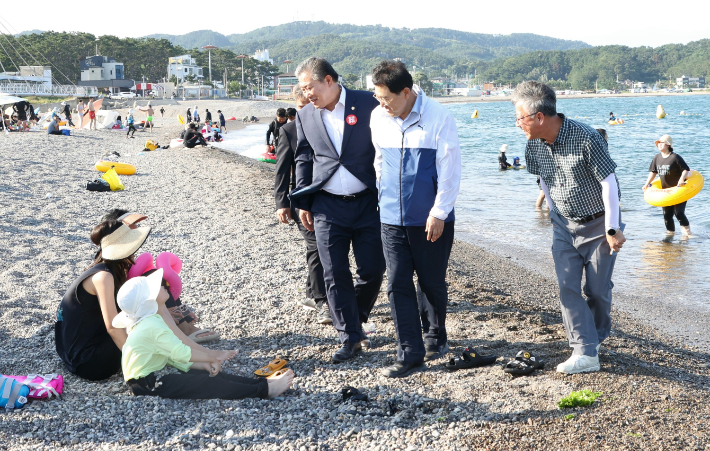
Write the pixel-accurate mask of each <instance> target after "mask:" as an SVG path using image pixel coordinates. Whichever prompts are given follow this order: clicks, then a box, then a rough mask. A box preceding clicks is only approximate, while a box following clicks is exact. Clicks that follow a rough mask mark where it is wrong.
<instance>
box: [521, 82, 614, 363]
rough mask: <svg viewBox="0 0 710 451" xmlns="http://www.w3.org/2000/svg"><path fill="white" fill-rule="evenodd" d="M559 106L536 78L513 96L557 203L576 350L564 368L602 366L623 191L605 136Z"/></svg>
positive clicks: (538, 168) (553, 213)
mask: <svg viewBox="0 0 710 451" xmlns="http://www.w3.org/2000/svg"><path fill="white" fill-rule="evenodd" d="M556 104H557V99H556V97H555V91H553V90H552V89H551V88H550V87H548V86H546V85H544V84H542V83H538V82H536V81H526V82H523V83H520V84H519V85H518V87H517V88H516V89H515V92H514V93H513V105H515V116H516V119H515V124H516V126H518V127H520V129H521V130H522V131H523V132H524V133H525V136H527V138H528V143H527V146H526V148H525V160H526V163H527V169H528V172H530V173H531V174H535V175H539V176H540V187H541V188H542V190H543V192H544V193H545V198H546V199H547V203H548V205H549V207H550V219H551V221H552V225H553V238H552V257H553V259H554V261H555V270H556V272H557V280H558V283H559V287H560V304H561V306H562V321H563V323H564V325H565V329H566V331H567V339H568V341H569V344H570V347H571V348H572V349H573V352H572V357H570V358H569V359H568V360H567V361H565V362H563V363H560V364H559V365H558V366H557V371H558V372H560V373H568V374H571V373H582V372H588V371H599V355H598V354H599V346H600V343H601V342H602V341H604V339H605V338H606V337H608V336H609V332H610V331H611V297H612V296H611V289H612V287H613V283H612V282H611V275H612V273H613V271H614V262H615V260H616V252H619V250H620V249H621V247H622V246H623V244H624V242H625V241H626V238H624V233H623V231H622V229H621V227H620V226H621V223H620V216H621V213H620V210H619V198H620V195H621V193H620V191H619V188H618V183H617V180H616V175H615V174H614V169H615V168H616V163H614V161H613V160H612V159H611V157H610V156H609V151H608V149H607V143H606V141H605V140H604V138H602V136H601V135H600V134H599V133H598V132H597V131H596V130H594V129H593V128H591V127H589V126H588V125H586V124H582V123H580V122H577V121H573V120H571V119H568V118H566V117H565V116H564V115H562V114H557V106H556ZM583 275H584V276H585V281H584V288H583V289H582V276H583ZM582 292H584V295H586V299H585V297H584V296H582Z"/></svg>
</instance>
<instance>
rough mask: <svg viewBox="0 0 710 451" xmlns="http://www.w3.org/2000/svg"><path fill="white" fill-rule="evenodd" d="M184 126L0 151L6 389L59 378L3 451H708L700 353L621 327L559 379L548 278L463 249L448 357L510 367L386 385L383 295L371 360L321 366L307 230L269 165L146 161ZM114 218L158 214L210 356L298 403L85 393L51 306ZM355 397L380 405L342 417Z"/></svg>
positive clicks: (154, 222) (434, 368) (20, 142)
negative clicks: (96, 186)
mask: <svg viewBox="0 0 710 451" xmlns="http://www.w3.org/2000/svg"><path fill="white" fill-rule="evenodd" d="M204 102H207V101H204ZM205 105H206V104H205ZM219 105H220V104H219V102H215V103H214V106H208V108H209V109H210V110H213V109H214V111H213V113H216V110H217V109H219V108H220V106H219ZM188 106H190V107H194V105H191V102H188V103H182V104H181V105H180V114H183V112H182V110H185V109H187V107H188ZM270 108H271V109H272V110H273V108H274V106H271V107H270ZM222 109H223V110H225V109H226V108H222ZM200 111H201V113H202V112H203V111H204V109H203V108H200ZM176 112H177V110H176ZM176 112H171V113H170V117H166V118H160V116H159V114H158V115H157V117H156V128H155V129H154V130H153V131H152V132H140V131H139V132H137V133H136V134H135V136H136V138H135V139H126V138H125V134H124V133H122V132H116V131H109V130H100V131H88V130H80V131H76V132H74V131H73V134H72V136H70V137H63V136H47V135H46V134H44V133H12V134H10V135H9V136H4V135H3V136H0V218H2V219H0V240H1V242H2V243H3V244H4V245H3V246H1V247H0V372H2V374H28V373H41V374H44V373H62V374H64V375H65V393H64V396H63V397H62V398H61V399H60V400H54V399H52V400H44V401H34V402H32V403H30V404H28V405H27V406H26V407H25V408H23V409H21V410H19V411H15V412H12V413H9V414H3V417H2V421H0V449H11V450H59V449H70V450H104V449H105V450H163V449H175V450H198V449H199V450H203V449H212V450H219V449H222V450H230V451H231V450H239V451H241V450H279V451H282V450H298V451H312V450H323V451H325V450H372V451H391V450H401V451H405V450H412V451H413V450H420V451H424V450H437V451H439V450H470V449H490V450H507V449H514V448H517V449H526V450H527V449H531V450H532V449H540V450H569V449H619V450H621V449H659V450H660V449H694V450H699V449H708V448H710V439H709V438H708V433H707V430H708V427H709V426H710V408H709V407H708V405H709V403H707V402H705V399H706V398H707V393H708V389H709V388H710V386H709V379H708V372H709V370H708V363H709V362H708V358H707V353H706V350H701V349H697V348H691V347H689V346H687V345H685V344H684V343H682V342H679V341H677V340H674V339H672V338H669V337H667V336H664V335H662V334H660V333H658V332H657V331H655V330H653V329H651V328H648V327H646V326H645V325H643V324H641V323H639V322H637V321H635V320H634V318H632V317H630V316H629V315H627V314H624V313H621V312H617V311H615V312H614V313H613V315H614V321H615V326H614V330H613V332H612V336H611V337H610V338H609V339H608V340H607V341H606V342H605V343H604V344H603V346H602V351H601V362H602V371H601V372H599V373H593V374H583V375H574V376H562V375H559V374H557V373H555V371H554V368H555V366H556V365H557V364H558V363H560V362H561V361H563V360H565V359H566V358H567V357H568V355H569V353H570V349H569V348H568V346H567V343H566V339H565V335H564V329H563V327H562V324H561V319H560V315H559V310H558V298H557V286H556V283H555V282H554V280H550V279H548V278H545V277H542V276H540V275H537V274H534V273H531V272H529V271H526V270H525V269H523V268H521V267H519V266H516V265H515V264H514V263H513V262H510V261H508V260H506V259H505V258H499V257H496V256H494V255H492V254H489V253H486V252H485V251H483V250H482V249H480V248H477V247H475V246H471V245H469V244H466V243H463V242H460V241H457V242H456V243H455V246H454V250H453V253H452V259H451V264H450V267H449V275H448V282H449V293H450V305H449V316H448V320H447V321H448V324H447V328H448V333H449V337H450V345H451V349H452V353H451V355H454V354H456V353H460V352H461V351H462V350H463V349H464V348H465V347H466V346H473V347H476V348H478V349H479V350H480V351H481V352H483V353H495V354H496V355H499V356H500V358H499V359H498V361H497V363H496V365H492V366H489V367H483V368H477V369H472V370H462V371H457V372H449V371H447V370H446V369H445V368H444V366H443V364H444V363H445V362H446V360H445V359H441V360H439V361H435V362H430V363H428V364H427V366H428V370H427V371H424V372H421V373H416V374H414V375H412V376H411V377H409V378H406V379H403V380H398V379H395V380H390V379H386V378H383V377H382V376H380V373H379V369H380V368H382V367H383V366H385V365H388V364H390V363H392V361H393V359H394V353H395V344H396V341H395V333H394V327H393V324H392V319H391V315H390V311H389V306H388V303H387V299H386V288H385V286H383V289H382V292H381V293H380V298H379V299H378V302H377V304H376V306H375V309H374V311H373V315H372V318H371V321H372V322H373V323H374V324H375V325H376V327H377V333H376V334H375V335H373V336H372V344H373V347H372V349H370V350H368V351H365V352H364V353H363V355H362V356H359V357H357V358H356V359H354V360H353V361H352V362H347V363H343V364H339V365H334V364H331V363H329V358H330V356H331V355H332V354H333V352H335V350H336V349H337V345H338V338H337V334H336V333H335V331H334V329H333V328H332V327H331V326H322V325H319V324H317V323H315V322H314V315H313V313H309V312H308V311H305V310H303V309H301V308H300V306H299V305H298V304H297V301H298V300H299V299H301V298H302V297H303V296H304V294H305V293H304V285H305V278H306V261H305V252H304V244H303V241H302V239H301V237H300V234H299V233H298V231H297V230H296V228H295V226H286V225H284V224H281V223H279V222H278V220H277V218H276V215H275V206H274V198H273V192H272V191H273V165H268V164H265V163H260V162H257V161H255V160H250V159H248V158H245V157H242V156H238V155H234V154H230V153H226V152H223V151H220V150H217V149H212V148H197V149H165V150H163V149H160V150H157V151H154V152H142V149H143V144H144V142H145V141H146V140H147V139H153V140H156V141H158V142H159V143H160V144H162V145H164V144H167V143H168V141H169V139H170V138H174V137H176V136H177V134H178V133H179V131H180V127H179V126H178V125H177V121H176V120H175V117H174V114H176ZM254 115H259V116H264V117H269V116H271V115H273V111H264V112H262V113H261V114H254ZM203 118H204V116H203ZM235 126H236V125H235ZM113 151H116V152H118V153H119V154H120V155H121V157H120V161H122V162H127V163H131V164H134V165H136V167H137V168H138V172H137V174H136V175H134V176H124V177H122V178H121V179H122V181H123V183H124V185H125V186H126V190H125V191H122V192H111V193H97V192H89V191H87V190H86V189H85V188H84V185H85V183H86V181H89V180H93V179H95V178H97V176H98V175H99V173H98V172H97V171H96V170H95V169H94V167H93V165H94V163H95V162H96V161H97V160H99V159H102V155H104V154H105V153H106V152H113ZM50 194H51V195H50ZM118 207H120V208H126V209H129V210H131V211H136V212H141V213H144V214H146V215H148V217H149V218H148V220H147V221H145V224H146V225H149V226H151V227H152V228H153V231H152V233H151V235H150V237H149V239H148V241H147V242H146V244H145V246H144V247H143V249H142V251H147V252H152V253H153V254H154V255H155V254H157V253H159V252H162V251H170V252H173V253H175V254H177V255H178V256H180V258H182V260H183V262H184V266H183V271H182V273H181V276H182V279H183V283H184V288H183V300H184V302H185V303H187V304H188V305H190V306H192V307H193V308H194V309H195V310H196V311H197V312H198V313H199V315H200V317H201V320H200V324H201V325H203V326H208V327H212V328H214V329H216V330H217V331H218V332H219V333H220V334H221V336H222V340H221V341H219V342H216V343H214V344H209V346H210V347H212V348H219V349H238V350H240V353H239V355H238V357H237V358H236V359H234V360H232V361H230V362H228V364H227V365H225V367H224V369H223V370H224V371H228V372H231V373H235V374H240V375H247V376H248V375H251V374H252V373H253V371H254V370H255V369H257V368H259V367H261V366H263V365H264V364H266V363H267V362H268V361H269V360H271V359H273V358H275V357H277V356H278V357H285V358H287V359H288V360H289V362H290V363H289V367H290V368H292V369H293V370H294V372H295V373H296V380H295V387H294V389H292V390H289V391H288V392H286V393H285V394H284V395H283V396H282V397H280V398H279V399H277V400H272V401H266V400H258V399H247V400H240V401H226V400H205V401H189V400H169V399H160V398H153V397H134V396H131V395H130V393H129V391H128V389H127V387H126V385H125V384H124V383H123V379H122V377H121V375H120V374H119V375H115V376H113V377H112V378H110V379H108V380H106V381H102V382H88V381H84V380H81V379H79V378H77V377H76V376H73V375H71V374H70V373H68V372H67V371H66V370H65V369H64V368H63V366H62V363H61V361H60V360H59V358H58V357H57V355H56V352H55V348H54V331H53V322H54V318H55V313H56V308H57V305H58V302H59V300H60V299H61V297H62V295H63V293H64V291H65V289H66V288H67V287H68V285H69V284H70V283H71V281H72V280H73V279H74V277H76V276H77V275H79V274H80V273H81V271H82V270H83V269H84V268H86V267H88V266H89V265H90V263H91V256H92V255H93V253H94V252H95V247H94V246H93V245H92V244H91V242H90V240H89V236H88V235H89V231H90V230H91V228H92V227H93V226H94V225H95V224H96V223H97V221H98V219H99V218H100V217H101V216H102V215H103V214H104V213H105V212H106V211H107V210H109V209H111V208H118ZM511 326H514V327H511ZM520 349H526V350H530V351H531V352H533V353H534V354H535V355H537V356H539V357H540V358H541V359H542V360H544V361H545V363H546V365H545V369H544V371H538V372H536V373H534V374H533V375H532V376H530V377H522V378H517V379H511V378H510V377H508V376H507V375H506V374H504V373H503V371H502V365H503V363H504V361H505V360H506V359H509V358H512V357H513V356H515V354H516V353H517V352H518V350H520ZM345 386H352V387H356V388H359V389H360V390H361V391H363V392H364V393H366V394H367V395H368V397H369V402H360V401H358V402H349V401H348V402H346V403H343V402H341V401H342V398H341V396H340V390H341V388H343V387H345ZM582 389H590V390H593V391H601V392H602V393H603V394H602V396H601V397H600V398H599V399H598V400H597V402H596V403H595V404H594V405H592V406H591V407H586V408H575V409H570V410H565V411H560V410H559V409H558V408H557V406H556V402H557V401H558V400H559V399H560V398H561V397H563V396H566V395H568V394H569V393H570V392H571V391H576V390H582ZM569 415H572V417H569Z"/></svg>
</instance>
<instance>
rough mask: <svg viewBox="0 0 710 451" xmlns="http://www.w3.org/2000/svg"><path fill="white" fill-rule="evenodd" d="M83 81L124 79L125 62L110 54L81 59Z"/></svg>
mask: <svg viewBox="0 0 710 451" xmlns="http://www.w3.org/2000/svg"><path fill="white" fill-rule="evenodd" d="M80 67H81V81H109V80H123V76H124V71H123V63H117V62H116V60H115V59H113V58H111V57H110V56H102V55H96V56H89V57H86V58H84V59H83V60H81V64H80Z"/></svg>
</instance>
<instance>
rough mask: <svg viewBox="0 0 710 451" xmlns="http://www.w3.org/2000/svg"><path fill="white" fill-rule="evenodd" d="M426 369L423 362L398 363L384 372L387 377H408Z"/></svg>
mask: <svg viewBox="0 0 710 451" xmlns="http://www.w3.org/2000/svg"><path fill="white" fill-rule="evenodd" d="M424 369H426V365H424V363H423V362H397V363H395V364H394V365H392V366H388V367H387V368H385V369H384V370H382V375H383V376H386V377H407V376H409V375H410V374H412V373H415V372H417V371H421V370H424Z"/></svg>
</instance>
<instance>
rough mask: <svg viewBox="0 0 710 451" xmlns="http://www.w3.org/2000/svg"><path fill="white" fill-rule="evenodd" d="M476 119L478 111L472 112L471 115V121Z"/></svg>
mask: <svg viewBox="0 0 710 451" xmlns="http://www.w3.org/2000/svg"><path fill="white" fill-rule="evenodd" d="M476 118H478V110H474V111H473V114H471V119H476Z"/></svg>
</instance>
